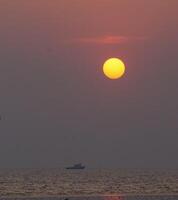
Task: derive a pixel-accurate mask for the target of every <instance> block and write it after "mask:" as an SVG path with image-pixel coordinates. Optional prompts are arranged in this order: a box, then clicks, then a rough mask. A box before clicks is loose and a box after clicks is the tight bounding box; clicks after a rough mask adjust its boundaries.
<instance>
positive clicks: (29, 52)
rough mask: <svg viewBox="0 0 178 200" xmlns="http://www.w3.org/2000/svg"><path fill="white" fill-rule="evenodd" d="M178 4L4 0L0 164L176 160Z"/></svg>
mask: <svg viewBox="0 0 178 200" xmlns="http://www.w3.org/2000/svg"><path fill="white" fill-rule="evenodd" d="M177 7H178V1H177V0H50V1H49V0H30V1H28V0H13V1H12V0H1V1H0V29H1V31H0V97H1V98H0V113H1V118H2V120H1V121H0V158H1V168H16V167H17V168H18V167H20V168H21V167H65V166H68V165H72V164H74V163H77V162H82V163H84V164H86V165H87V167H89V168H177V167H178V160H177V152H178V145H177V141H178V113H177V109H178V91H177V85H178V56H177V55H178V22H177V19H178V12H177ZM110 57H118V58H120V59H122V60H123V61H124V63H125V65H126V74H125V76H124V77H122V78H121V79H119V80H114V81H113V80H109V79H107V78H106V77H105V76H104V75H103V72H102V66H103V63H104V62H105V60H106V59H108V58H110Z"/></svg>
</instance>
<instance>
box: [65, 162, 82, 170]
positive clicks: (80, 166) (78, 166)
mask: <svg viewBox="0 0 178 200" xmlns="http://www.w3.org/2000/svg"><path fill="white" fill-rule="evenodd" d="M66 169H85V166H84V165H82V164H81V163H78V164H75V165H73V166H71V167H66Z"/></svg>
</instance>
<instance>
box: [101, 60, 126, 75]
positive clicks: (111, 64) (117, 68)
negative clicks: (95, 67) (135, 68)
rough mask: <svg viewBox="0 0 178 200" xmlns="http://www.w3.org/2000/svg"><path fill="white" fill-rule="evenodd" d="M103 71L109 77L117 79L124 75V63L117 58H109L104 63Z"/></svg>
mask: <svg viewBox="0 0 178 200" xmlns="http://www.w3.org/2000/svg"><path fill="white" fill-rule="evenodd" d="M103 72H104V74H105V75H106V76H107V77H108V78H110V79H118V78H121V77H122V76H123V75H124V73H125V65H124V63H123V62H122V60H120V59H118V58H110V59H108V60H107V61H106V62H105V63H104V65H103Z"/></svg>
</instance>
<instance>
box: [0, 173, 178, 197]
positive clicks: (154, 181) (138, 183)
mask: <svg viewBox="0 0 178 200" xmlns="http://www.w3.org/2000/svg"><path fill="white" fill-rule="evenodd" d="M143 194H144V195H146V196H145V197H144V198H143V197H142V196H140V195H143ZM168 194H169V196H168V197H166V195H168ZM78 195H79V196H83V197H80V198H82V199H89V200H90V198H92V200H93V199H99V198H101V200H132V199H133V200H136V199H145V200H147V199H158V200H159V199H163V200H164V199H177V200H178V197H177V196H176V195H178V170H123V169H122V170H121V169H118V170H94V169H92V170H82V171H80V170H79V171H78V170H76V171H75V170H74V171H72V170H60V169H49V170H46V169H23V170H22V169H21V170H20V169H19V170H1V171H0V197H1V198H6V199H7V198H13V199H14V198H15V197H18V198H19V197H21V198H24V197H25V198H26V197H27V198H28V199H29V198H30V197H32V198H33V199H34V198H35V197H37V198H38V199H40V198H43V199H45V198H44V197H53V199H55V198H54V197H61V196H67V197H69V196H78ZM110 195H116V196H113V197H108V196H110ZM124 195H125V197H122V196H124ZM138 195H139V196H138ZM150 195H157V196H156V197H153V196H150ZM158 195H160V196H158ZM87 196H90V197H87ZM91 196H92V197H91ZM94 196H96V197H94ZM97 196H100V197H97ZM126 196H127V197H126ZM75 198H79V197H73V198H72V199H71V200H75ZM103 198H104V199H103ZM48 199H49V198H48ZM76 200H77V199H76Z"/></svg>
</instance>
